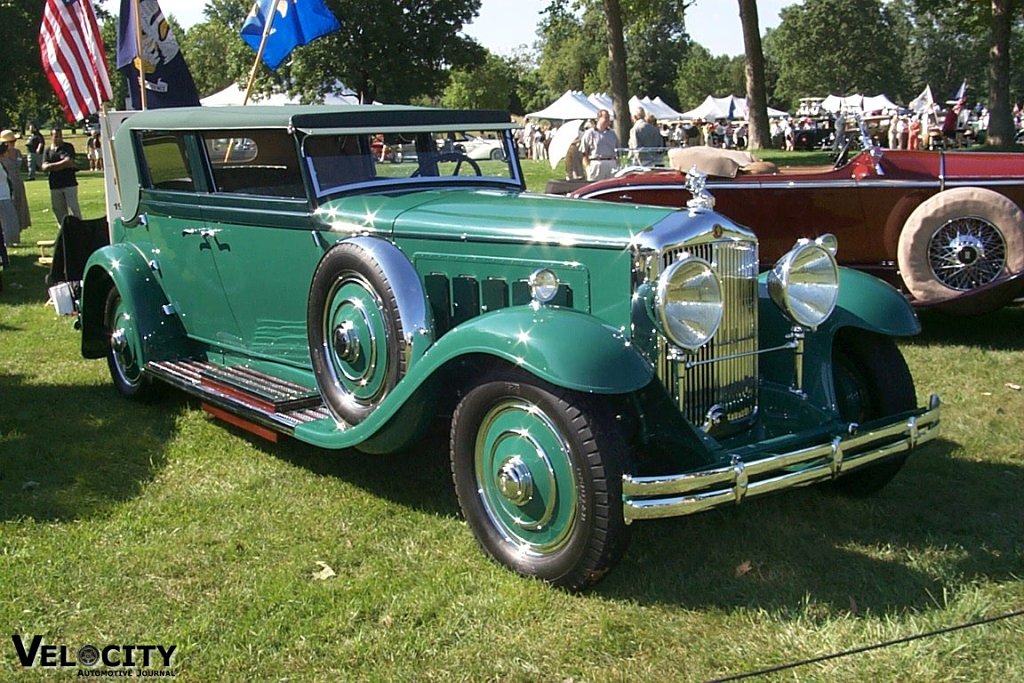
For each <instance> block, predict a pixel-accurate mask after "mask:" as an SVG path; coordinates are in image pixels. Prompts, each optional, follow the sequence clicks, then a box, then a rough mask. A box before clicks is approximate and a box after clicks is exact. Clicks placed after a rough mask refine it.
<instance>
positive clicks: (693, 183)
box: [686, 166, 715, 210]
mask: <svg viewBox="0 0 1024 683" xmlns="http://www.w3.org/2000/svg"><path fill="white" fill-rule="evenodd" d="M707 182H708V175H707V173H702V172H701V171H699V170H698V169H697V167H696V166H691V167H690V170H689V171H687V172H686V189H687V190H689V191H690V194H692V195H693V197H692V198H691V199H690V200H689V201H688V202H686V206H687V207H688V208H691V209H709V210H710V209H713V208H715V198H714V197H713V196H711V193H710V192H707V191H706V190H705V189H704V186H705V185H707Z"/></svg>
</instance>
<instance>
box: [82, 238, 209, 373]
mask: <svg viewBox="0 0 1024 683" xmlns="http://www.w3.org/2000/svg"><path fill="white" fill-rule="evenodd" d="M113 288H116V289H117V291H118V292H119V293H120V294H121V299H122V301H124V303H125V304H126V305H127V306H128V307H129V310H131V311H132V314H133V315H134V316H135V325H136V328H137V329H138V331H139V335H140V337H141V339H142V359H141V360H142V362H146V361H150V360H166V359H169V358H181V357H184V356H187V355H189V353H188V346H189V345H188V340H187V337H186V334H185V329H184V327H183V326H182V324H181V321H180V320H179V319H178V316H176V315H174V314H170V315H168V314H167V313H166V312H165V309H164V306H165V305H167V304H168V301H167V297H166V296H165V295H164V292H163V290H162V289H161V288H160V285H159V284H158V283H157V281H156V278H154V277H153V272H152V271H151V270H150V268H149V265H148V264H147V263H146V260H145V258H143V256H142V254H140V253H139V252H138V251H137V250H136V249H135V248H134V247H133V246H131V245H128V244H125V243H119V244H112V245H109V246H106V247H103V248H101V249H98V250H96V251H95V252H93V254H92V256H90V257H89V261H88V262H87V263H86V264H85V276H84V278H83V281H82V300H81V303H80V306H79V310H80V315H81V322H82V355H83V356H84V357H85V358H102V357H103V356H105V355H106V354H107V349H108V348H109V342H108V339H107V337H108V332H107V330H106V321H105V320H104V315H105V313H106V311H105V309H106V303H107V295H108V294H109V292H110V290H111V289H113Z"/></svg>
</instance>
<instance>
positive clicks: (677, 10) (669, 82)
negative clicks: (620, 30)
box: [623, 0, 693, 106]
mask: <svg viewBox="0 0 1024 683" xmlns="http://www.w3.org/2000/svg"><path fill="white" fill-rule="evenodd" d="M692 4H693V2H692V0H687V1H685V2H684V1H683V0H662V1H660V2H652V1H650V0H646V1H644V2H639V1H638V0H632V1H631V2H625V3H624V4H623V11H624V12H625V13H626V16H624V17H623V21H624V22H625V24H626V25H625V32H626V34H625V40H626V52H627V54H626V74H627V76H626V77H627V80H628V82H629V86H630V89H631V90H632V92H633V93H634V94H636V95H650V96H656V95H657V96H661V97H663V98H664V99H665V100H666V101H667V102H668V104H670V105H672V106H676V105H677V104H678V102H677V101H676V98H675V87H674V86H675V80H676V74H677V72H678V70H679V62H680V60H681V59H682V58H683V57H684V56H685V55H686V54H687V53H688V52H689V49H690V37H689V35H687V33H686V21H685V12H686V8H687V7H689V6H690V5H692Z"/></svg>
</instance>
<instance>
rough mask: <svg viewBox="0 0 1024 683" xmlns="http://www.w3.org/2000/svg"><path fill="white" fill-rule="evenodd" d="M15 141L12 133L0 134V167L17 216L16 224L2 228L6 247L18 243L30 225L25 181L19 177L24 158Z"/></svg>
mask: <svg viewBox="0 0 1024 683" xmlns="http://www.w3.org/2000/svg"><path fill="white" fill-rule="evenodd" d="M16 141H17V136H15V134H14V131H11V130H5V131H2V132H0V144H2V145H3V147H4V149H3V151H0V165H2V166H3V169H4V171H5V172H6V173H7V180H8V182H9V183H10V185H11V201H13V202H14V209H15V211H16V213H17V215H18V221H17V223H16V224H14V225H12V226H11V227H10V228H8V226H6V225H5V226H4V232H5V233H7V244H8V245H12V244H17V243H18V242H20V241H21V233H22V231H23V230H25V229H26V228H27V227H29V226H30V225H32V216H31V215H30V214H29V211H28V197H27V196H26V194H25V181H24V180H23V179H22V177H21V162H22V159H23V158H24V157H22V154H21V152H20V151H19V150H18V148H17V147H16V146H15V142H16ZM12 235H13V238H12Z"/></svg>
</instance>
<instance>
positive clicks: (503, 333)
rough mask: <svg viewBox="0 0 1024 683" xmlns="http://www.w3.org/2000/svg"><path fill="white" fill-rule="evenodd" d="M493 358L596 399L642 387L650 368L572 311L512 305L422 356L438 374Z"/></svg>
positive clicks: (621, 341) (614, 333)
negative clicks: (454, 363)
mask: <svg viewBox="0 0 1024 683" xmlns="http://www.w3.org/2000/svg"><path fill="white" fill-rule="evenodd" d="M471 353H483V354H489V355H492V356H496V357H498V358H501V359H503V360H506V361H508V362H509V363H512V364H514V365H517V366H519V367H521V368H523V369H524V370H527V371H528V372H530V373H532V374H534V375H536V376H538V377H540V378H541V379H543V380H545V381H548V382H550V383H552V384H554V385H556V386H560V387H565V388H567V389H574V390H576V391H587V392H593V393H597V394H619V393H627V392H630V391H636V390H638V389H641V388H643V387H644V386H646V385H647V383H648V382H649V381H650V380H651V377H652V375H653V373H654V370H653V368H651V366H650V365H649V364H648V363H647V362H646V361H645V360H644V359H643V357H642V356H641V355H640V354H639V353H638V352H637V351H636V349H635V348H634V347H633V346H632V345H631V344H630V342H629V340H628V339H627V338H626V336H625V335H624V334H623V333H622V332H620V331H619V330H617V329H615V328H614V327H611V326H610V325H607V324H605V323H603V322H601V321H600V320H598V319H597V318H595V317H593V316H591V315H588V314H586V313H583V312H581V311H577V310H573V309H571V308H559V307H554V306H543V307H540V308H538V309H534V308H533V307H532V306H515V307H512V308H503V309H500V310H497V311H493V312H491V313H487V314H485V315H481V316H477V317H475V318H473V319H471V320H468V321H466V322H465V323H462V324H461V325H459V326H458V327H455V328H454V329H452V330H450V331H449V332H448V333H447V334H445V335H444V336H443V337H441V339H439V340H438V341H437V342H436V343H435V344H434V345H433V346H432V347H431V348H430V349H429V350H428V351H427V352H426V354H425V355H424V357H423V361H424V366H426V367H429V368H431V369H436V368H438V367H440V366H441V365H444V364H445V363H447V362H448V361H450V360H452V359H454V358H456V357H458V356H462V355H465V354H471Z"/></svg>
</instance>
